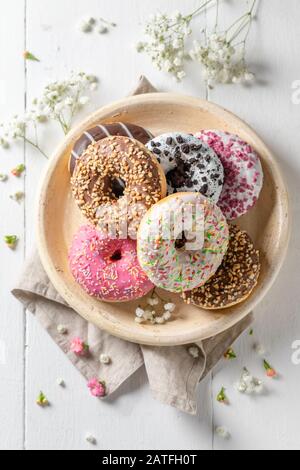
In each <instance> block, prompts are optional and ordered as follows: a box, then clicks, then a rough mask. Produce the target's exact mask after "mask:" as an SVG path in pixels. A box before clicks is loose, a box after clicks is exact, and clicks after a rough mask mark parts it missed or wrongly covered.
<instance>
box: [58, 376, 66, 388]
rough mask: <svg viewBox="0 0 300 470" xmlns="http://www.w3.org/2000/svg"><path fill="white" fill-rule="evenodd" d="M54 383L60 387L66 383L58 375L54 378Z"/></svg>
mask: <svg viewBox="0 0 300 470" xmlns="http://www.w3.org/2000/svg"><path fill="white" fill-rule="evenodd" d="M56 383H57V385H59V386H60V387H64V386H65V385H66V384H65V381H64V379H62V378H61V377H59V378H58V379H57V380H56Z"/></svg>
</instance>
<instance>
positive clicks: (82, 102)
mask: <svg viewBox="0 0 300 470" xmlns="http://www.w3.org/2000/svg"><path fill="white" fill-rule="evenodd" d="M78 102H79V104H80V105H81V106H85V105H86V104H87V103H89V102H90V98H89V97H88V96H81V98H79V100H78Z"/></svg>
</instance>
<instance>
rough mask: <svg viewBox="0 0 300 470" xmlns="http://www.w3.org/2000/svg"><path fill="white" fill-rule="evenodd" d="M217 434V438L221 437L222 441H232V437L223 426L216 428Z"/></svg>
mask: <svg viewBox="0 0 300 470" xmlns="http://www.w3.org/2000/svg"><path fill="white" fill-rule="evenodd" d="M216 434H217V436H219V437H221V438H222V439H225V440H228V439H230V437H231V435H230V432H229V431H228V429H226V428H225V427H223V426H218V427H216Z"/></svg>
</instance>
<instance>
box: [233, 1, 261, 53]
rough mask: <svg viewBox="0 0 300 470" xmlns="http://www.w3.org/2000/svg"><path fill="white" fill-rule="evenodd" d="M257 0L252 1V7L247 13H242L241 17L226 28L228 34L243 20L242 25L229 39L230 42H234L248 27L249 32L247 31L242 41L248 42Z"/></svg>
mask: <svg viewBox="0 0 300 470" xmlns="http://www.w3.org/2000/svg"><path fill="white" fill-rule="evenodd" d="M256 2H257V0H253V2H252V6H251V8H250V10H249V11H247V13H245V14H244V15H242V16H241V17H240V18H238V19H237V20H236V21H235V22H234V23H233V24H232V25H231V26H229V28H228V29H227V30H226V35H227V34H228V33H229V31H231V29H232V28H233V27H234V26H236V25H237V24H240V23H241V22H243V23H242V24H241V25H240V27H239V28H238V29H237V31H235V32H234V33H233V35H232V37H231V38H230V39H229V40H228V42H229V43H232V41H234V39H236V38H237V37H238V36H239V35H240V34H241V32H242V31H243V30H244V29H245V28H247V27H248V29H247V32H246V35H245V38H244V40H243V41H242V42H244V43H245V44H246V40H247V38H248V35H249V32H250V29H251V25H252V21H253V11H254V8H255V5H256Z"/></svg>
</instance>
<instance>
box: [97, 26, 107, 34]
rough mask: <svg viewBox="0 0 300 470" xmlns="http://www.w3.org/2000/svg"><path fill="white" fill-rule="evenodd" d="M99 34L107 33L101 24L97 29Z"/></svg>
mask: <svg viewBox="0 0 300 470" xmlns="http://www.w3.org/2000/svg"><path fill="white" fill-rule="evenodd" d="M98 33H99V34H106V33H108V27H107V26H104V25H103V24H102V25H100V26H99V27H98Z"/></svg>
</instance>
